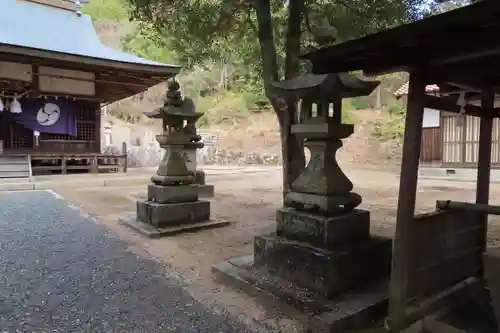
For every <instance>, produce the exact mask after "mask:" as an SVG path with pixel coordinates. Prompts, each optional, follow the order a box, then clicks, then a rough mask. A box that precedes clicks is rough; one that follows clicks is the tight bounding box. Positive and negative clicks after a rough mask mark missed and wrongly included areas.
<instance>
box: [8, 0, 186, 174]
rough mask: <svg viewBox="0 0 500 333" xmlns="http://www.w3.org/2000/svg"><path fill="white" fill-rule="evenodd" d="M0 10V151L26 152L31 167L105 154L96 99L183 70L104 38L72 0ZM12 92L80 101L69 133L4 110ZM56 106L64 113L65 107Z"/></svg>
mask: <svg viewBox="0 0 500 333" xmlns="http://www.w3.org/2000/svg"><path fill="white" fill-rule="evenodd" d="M0 12H2V13H5V15H3V16H2V17H3V19H2V29H1V31H0V98H1V100H2V101H3V102H2V104H3V105H4V109H5V110H4V111H3V112H2V116H1V118H0V140H1V141H3V156H4V158H5V156H7V155H8V156H14V155H22V156H29V157H31V160H32V163H33V168H34V169H33V170H34V171H36V170H37V168H38V170H46V171H47V170H61V171H62V172H65V171H66V165H67V163H68V164H71V161H76V163H75V164H74V166H73V169H88V168H90V167H92V165H94V166H95V165H98V164H99V161H101V160H106V158H108V156H104V155H102V154H101V112H100V109H101V105H103V104H109V103H112V102H115V101H118V100H121V99H124V98H126V97H129V96H132V95H135V94H138V93H142V92H144V91H146V90H147V89H148V88H150V87H152V86H154V85H156V84H158V83H161V82H164V81H166V80H167V79H168V78H170V77H172V76H174V75H175V74H177V73H178V72H179V70H180V68H179V67H177V66H171V65H165V64H161V63H157V62H153V61H149V60H146V59H143V58H140V57H137V56H134V55H131V54H127V53H124V52H121V51H118V50H115V49H112V48H110V47H107V46H105V45H103V44H101V42H100V41H99V39H98V37H97V34H96V32H95V30H94V27H93V24H92V20H91V18H90V17H89V16H87V15H82V14H81V13H80V12H79V8H78V5H77V3H76V2H75V1H72V0H71V1H68V0H2V1H0ZM14 100H17V101H18V102H20V104H21V106H22V105H23V104H25V105H26V109H27V108H28V107H27V105H37V104H36V103H35V102H37V101H38V103H41V104H40V105H42V104H43V105H45V106H46V105H47V103H49V102H50V103H51V104H54V105H58V104H59V103H60V101H62V100H64V101H66V102H65V103H66V104H65V105H71V107H72V108H76V109H77V112H76V116H75V117H76V125H75V127H76V128H75V131H73V132H74V133H70V132H69V131H68V132H67V133H64V132H61V131H59V132H51V131H50V130H49V129H48V127H44V128H47V131H46V132H44V131H39V130H38V129H37V128H38V127H36V128H35V127H30V126H29V124H28V121H25V122H22V121H20V120H19V119H20V117H21V116H22V113H21V114H19V115H16V114H13V113H14V112H9V109H8V107H9V105H12V103H13V102H14ZM40 101H41V102H40ZM45 106H44V108H45ZM58 107H60V110H59V109H58V110H59V111H58V112H60V115H61V117H62V116H63V115H64V113H65V112H67V110H65V109H63V107H62V106H61V105H58ZM54 108H56V107H55V106H54ZM23 109H24V108H23ZM40 110H41V108H40ZM23 111H25V110H23ZM26 112H27V111H26ZM40 112H41V111H40ZM23 113H25V112H23ZM38 125H39V124H38ZM39 127H40V126H39ZM44 128H42V129H44ZM34 134H35V135H34ZM36 161H38V162H36ZM42 162H43V163H42ZM0 164H1V163H0ZM0 169H1V168H0ZM68 169H70V167H68ZM0 171H1V170H0ZM0 176H1V175H0Z"/></svg>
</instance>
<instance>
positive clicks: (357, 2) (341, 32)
mask: <svg viewBox="0 0 500 333" xmlns="http://www.w3.org/2000/svg"><path fill="white" fill-rule="evenodd" d="M126 1H127V2H128V3H129V4H130V5H131V6H132V8H133V10H134V11H133V17H134V18H136V19H138V20H140V21H142V22H147V23H148V24H151V26H152V27H154V28H155V29H156V31H157V32H158V35H159V36H161V37H163V40H164V42H165V45H168V46H169V47H171V48H172V49H173V50H174V51H175V53H176V56H177V60H178V62H180V63H181V64H183V65H184V66H187V67H192V66H194V65H196V64H198V65H199V64H202V63H204V62H205V61H206V60H207V59H210V60H212V61H220V62H222V63H224V64H239V65H240V66H239V70H240V72H241V76H242V77H243V78H244V79H245V80H247V81H250V82H252V81H253V82H254V83H256V82H258V81H260V82H261V85H260V86H261V87H263V90H264V92H265V95H266V96H267V97H268V98H269V100H270V102H271V104H272V106H273V108H274V110H275V111H276V114H277V116H278V121H279V124H280V130H281V139H282V156H283V162H284V163H283V177H284V179H283V180H284V190H285V191H287V190H288V188H289V185H290V184H291V182H292V181H293V180H294V179H295V178H296V177H297V176H298V174H299V173H300V171H301V170H302V168H303V167H304V161H305V158H304V153H303V147H302V143H301V141H300V140H298V139H297V138H295V137H294V136H293V135H292V134H291V132H290V127H291V125H292V124H294V123H296V122H297V121H298V117H299V115H298V112H297V104H296V102H295V101H283V100H281V99H279V98H278V97H277V96H274V95H273V90H272V89H271V83H272V82H273V81H276V80H280V79H282V78H287V79H288V78H293V77H295V76H297V75H299V74H300V71H301V66H300V64H299V58H298V57H299V54H300V53H301V52H303V51H305V50H308V49H310V48H311V46H312V45H314V43H313V40H316V41H318V40H319V39H320V38H319V37H318V36H320V37H321V39H322V40H325V36H324V34H323V36H321V35H322V32H324V31H325V29H327V31H329V35H333V34H334V35H335V36H329V37H330V38H331V39H332V40H333V39H335V40H336V41H337V42H338V41H344V40H348V39H351V38H355V37H359V36H361V35H364V34H367V33H370V32H373V31H376V30H380V29H383V28H387V27H391V26H394V25H398V24H402V23H405V22H408V21H411V20H414V19H417V18H418V17H419V15H420V10H421V8H422V3H423V2H425V1H424V0H402V1H393V0H335V1H332V0H288V1H284V0H281V1H280V0H253V1H251V0H250V1H246V0H212V1H211V0H126ZM331 26H333V27H334V28H332V27H331ZM328 27H329V30H328ZM306 31H309V32H311V33H313V35H311V34H310V33H304V32H306ZM332 37H334V38H332ZM327 38H328V36H327ZM259 78H261V79H259Z"/></svg>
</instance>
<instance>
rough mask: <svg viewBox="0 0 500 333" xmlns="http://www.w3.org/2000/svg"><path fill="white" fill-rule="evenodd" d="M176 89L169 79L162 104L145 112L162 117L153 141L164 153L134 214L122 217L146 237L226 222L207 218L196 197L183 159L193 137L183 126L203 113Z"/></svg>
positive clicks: (207, 210)
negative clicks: (126, 217)
mask: <svg viewBox="0 0 500 333" xmlns="http://www.w3.org/2000/svg"><path fill="white" fill-rule="evenodd" d="M179 88H180V87H179V84H178V83H177V82H176V81H172V82H170V83H169V84H168V91H167V96H166V99H165V104H164V105H163V107H161V108H159V109H158V110H156V111H154V112H152V113H148V114H147V116H148V117H150V118H157V119H161V120H162V129H163V133H162V134H160V135H157V136H156V140H157V141H158V143H159V144H160V147H162V148H163V149H165V154H164V155H163V158H162V160H161V162H160V165H159V166H158V170H157V171H156V174H155V175H153V176H152V177H151V182H152V184H150V185H148V192H147V194H148V198H147V200H140V201H137V215H136V217H135V218H129V219H123V220H122V222H123V223H125V224H127V225H128V226H130V227H133V228H134V229H136V230H138V231H140V232H142V233H143V234H146V235H147V236H150V237H159V236H162V235H168V234H173V233H178V232H181V231H187V230H193V229H201V228H207V227H215V226H222V225H225V224H227V222H226V221H218V220H216V221H214V220H210V202H209V201H202V200H198V188H197V186H195V185H194V184H193V182H194V178H195V177H194V174H193V173H192V172H190V171H189V169H188V167H187V165H186V160H185V158H184V152H185V149H186V147H189V146H192V145H193V141H192V140H193V136H192V135H190V134H189V133H188V132H187V131H185V130H184V128H185V126H186V124H187V123H191V124H194V123H195V122H196V121H197V120H198V119H199V118H200V117H201V116H202V115H203V114H202V113H197V112H196V110H195V106H194V103H193V102H192V100H191V99H189V98H183V97H182V96H181V92H180V91H179Z"/></svg>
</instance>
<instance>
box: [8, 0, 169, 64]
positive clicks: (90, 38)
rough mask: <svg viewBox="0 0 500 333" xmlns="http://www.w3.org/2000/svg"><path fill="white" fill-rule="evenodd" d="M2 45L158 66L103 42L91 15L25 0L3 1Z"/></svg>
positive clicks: (153, 62)
mask: <svg viewBox="0 0 500 333" xmlns="http://www.w3.org/2000/svg"><path fill="white" fill-rule="evenodd" d="M0 13H2V23H1V28H0V44H8V45H13V46H21V47H27V48H32V49H39V50H45V51H52V52H58V53H66V54H71V55H77V56H84V57H88V58H96V59H103V60H111V61H117V62H123V63H130V64H137V65H148V66H158V67H176V66H172V65H166V64H162V63H158V62H155V61H151V60H147V59H144V58H141V57H138V56H135V55H132V54H129V53H125V52H122V51H119V50H115V49H113V48H111V47H108V46H105V45H103V44H101V42H100V41H99V38H98V37H97V34H96V32H95V30H94V26H93V24H92V20H91V18H90V17H89V16H88V15H81V16H78V15H77V14H76V13H75V12H72V11H68V10H63V9H59V8H54V7H49V6H45V5H40V4H37V3H32V2H27V1H22V0H0Z"/></svg>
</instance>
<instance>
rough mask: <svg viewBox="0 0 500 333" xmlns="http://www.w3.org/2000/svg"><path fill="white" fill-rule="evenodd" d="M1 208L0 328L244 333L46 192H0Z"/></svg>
mask: <svg viewBox="0 0 500 333" xmlns="http://www.w3.org/2000/svg"><path fill="white" fill-rule="evenodd" d="M0 211H2V212H3V214H2V215H1V217H0V235H1V236H0V249H1V254H0V276H1V277H0V281H1V282H0V283H1V286H2V287H1V288H0V332H9V333H11V332H22V333H24V332H68V333H69V332H96V333H97V332H99V333H104V332H110V333H111V332H113V333H114V332H120V333H126V332H141V333H143V332H147V333H154V332H162V333H164V332H179V333H181V332H182V333H184V332H186V333H188V332H197V333H201V332H214V333H215V332H228V333H229V332H231V333H233V332H234V333H236V332H242V333H243V332H250V330H249V329H248V328H247V327H244V326H243V325H241V324H239V323H237V322H236V321H234V320H232V319H231V318H229V317H228V316H222V315H218V314H215V313H214V312H212V311H211V310H209V309H208V308H206V307H205V306H203V305H202V304H201V303H199V302H197V301H195V300H194V299H193V298H192V297H191V296H189V295H188V294H187V293H186V292H185V291H184V290H183V289H182V288H181V287H179V285H178V284H177V283H176V282H175V280H174V278H173V277H172V278H169V277H167V278H165V272H167V275H168V272H169V270H170V269H169V268H168V267H166V266H164V265H162V264H160V263H159V262H157V261H155V260H153V259H152V258H146V257H144V256H139V255H136V254H133V253H131V252H129V251H127V246H128V244H127V243H126V242H124V241H122V240H119V239H118V238H116V237H113V236H112V235H111V234H110V233H109V232H108V231H106V229H105V228H103V227H102V226H101V225H99V224H96V223H95V222H94V221H92V219H91V218H90V217H88V216H84V215H82V214H81V213H80V212H79V211H77V210H75V209H73V208H72V207H71V206H69V205H68V202H67V201H65V200H63V199H60V198H57V197H56V196H54V195H53V194H52V193H50V192H18V193H5V194H2V195H0ZM171 274H172V273H171ZM172 276H173V275H172Z"/></svg>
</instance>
